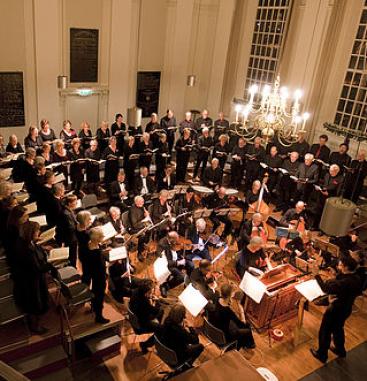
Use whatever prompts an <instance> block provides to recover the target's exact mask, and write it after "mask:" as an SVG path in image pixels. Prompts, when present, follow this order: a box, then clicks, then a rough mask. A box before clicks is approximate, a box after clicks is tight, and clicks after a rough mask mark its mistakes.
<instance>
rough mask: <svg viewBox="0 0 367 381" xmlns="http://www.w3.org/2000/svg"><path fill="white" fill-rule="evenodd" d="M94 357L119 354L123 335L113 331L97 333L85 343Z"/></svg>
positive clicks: (100, 357) (99, 357)
mask: <svg viewBox="0 0 367 381" xmlns="http://www.w3.org/2000/svg"><path fill="white" fill-rule="evenodd" d="M85 345H86V347H87V348H88V350H89V352H90V353H91V355H92V358H94V359H102V358H104V357H112V356H117V355H118V354H119V353H120V350H121V337H120V336H118V335H116V334H114V333H113V332H111V331H108V332H102V333H101V334H99V335H95V336H94V337H92V338H91V339H89V340H87V341H86V343H85Z"/></svg>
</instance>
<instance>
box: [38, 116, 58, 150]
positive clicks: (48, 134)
mask: <svg viewBox="0 0 367 381" xmlns="http://www.w3.org/2000/svg"><path fill="white" fill-rule="evenodd" d="M40 128H41V129H40V131H39V135H40V137H41V139H42V141H43V142H44V143H49V144H52V142H53V141H54V140H55V139H56V134H55V132H54V130H53V129H52V128H50V122H49V121H48V120H47V119H41V121H40Z"/></svg>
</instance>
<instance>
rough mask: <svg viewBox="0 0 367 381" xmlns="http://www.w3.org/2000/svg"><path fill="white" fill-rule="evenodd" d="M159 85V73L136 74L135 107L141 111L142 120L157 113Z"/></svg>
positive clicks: (140, 72) (143, 72) (145, 72)
mask: <svg viewBox="0 0 367 381" xmlns="http://www.w3.org/2000/svg"><path fill="white" fill-rule="evenodd" d="M160 84H161V72H160V71H139V72H138V80H137V87H136V105H137V106H138V107H140V108H141V109H142V110H143V112H142V114H143V118H146V117H149V116H150V115H151V114H152V113H153V112H155V113H158V106H159V88H160Z"/></svg>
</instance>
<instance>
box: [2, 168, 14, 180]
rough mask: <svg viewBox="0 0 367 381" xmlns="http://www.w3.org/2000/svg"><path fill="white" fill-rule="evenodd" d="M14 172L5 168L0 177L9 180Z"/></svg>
mask: <svg viewBox="0 0 367 381" xmlns="http://www.w3.org/2000/svg"><path fill="white" fill-rule="evenodd" d="M12 171H13V168H5V169H2V170H1V171H0V176H1V177H2V178H4V179H5V180H8V179H9V177H10V176H11V173H12Z"/></svg>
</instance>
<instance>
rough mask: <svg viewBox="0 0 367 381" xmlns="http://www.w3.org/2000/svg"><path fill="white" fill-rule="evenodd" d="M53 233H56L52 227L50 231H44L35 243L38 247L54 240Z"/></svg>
mask: <svg viewBox="0 0 367 381" xmlns="http://www.w3.org/2000/svg"><path fill="white" fill-rule="evenodd" d="M55 233H56V227H53V228H51V229H48V230H46V231H44V232H43V233H42V234H40V237H39V240H38V242H37V243H38V244H39V245H42V244H43V243H46V242H48V241H51V240H52V239H54V238H55Z"/></svg>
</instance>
